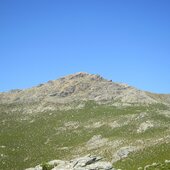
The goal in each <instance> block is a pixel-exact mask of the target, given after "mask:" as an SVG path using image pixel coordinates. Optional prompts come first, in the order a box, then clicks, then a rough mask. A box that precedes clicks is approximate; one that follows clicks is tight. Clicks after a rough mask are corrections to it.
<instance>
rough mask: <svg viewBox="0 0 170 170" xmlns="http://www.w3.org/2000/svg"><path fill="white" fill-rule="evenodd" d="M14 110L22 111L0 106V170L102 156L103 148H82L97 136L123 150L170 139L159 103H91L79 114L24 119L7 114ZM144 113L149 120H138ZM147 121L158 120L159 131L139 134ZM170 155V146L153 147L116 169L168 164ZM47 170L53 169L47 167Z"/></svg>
mask: <svg viewBox="0 0 170 170" xmlns="http://www.w3.org/2000/svg"><path fill="white" fill-rule="evenodd" d="M15 107H18V108H19V107H21V106H18V105H17V106H15V105H0V117H1V122H0V132H1V133H0V154H1V157H0V160H1V163H0V169H3V170H9V169H16V170H20V169H24V168H28V167H33V166H35V165H37V164H41V163H42V162H46V161H50V160H53V159H70V158H72V156H73V155H74V154H76V153H79V154H82V155H84V154H87V153H89V152H90V153H101V150H100V148H99V149H96V150H92V151H88V150H86V149H83V148H84V147H85V145H86V143H87V141H89V139H91V138H92V137H93V136H94V135H99V134H100V135H102V137H104V138H108V139H109V140H121V141H123V144H122V145H124V144H126V145H128V144H129V143H133V142H135V141H137V140H144V141H145V140H146V141H148V140H151V139H153V140H154V139H157V138H161V137H164V136H166V135H168V134H169V131H168V130H169V129H168V127H169V122H170V118H165V116H164V115H160V114H159V113H158V112H159V111H160V110H166V109H167V107H166V106H164V105H161V104H160V105H148V106H129V107H120V108H117V107H114V106H107V105H97V104H96V103H94V102H87V103H86V105H85V107H84V108H83V109H78V110H74V109H73V110H68V111H48V112H44V113H36V114H25V115H24V114H22V111H21V112H18V110H17V111H13V112H8V110H11V109H15ZM22 107H23V106H22ZM30 107H31V106H30ZM144 112H146V113H147V114H146V116H144V117H142V118H137V117H138V115H139V114H140V113H144ZM146 120H154V121H157V123H156V125H157V126H154V127H153V128H150V129H149V130H147V131H146V132H143V133H140V134H138V133H137V128H138V126H139V124H140V123H141V122H143V121H146ZM114 121H116V122H117V123H118V124H120V126H118V127H115V128H111V127H110V126H109V123H112V122H114ZM69 122H71V123H70V124H69ZM95 122H100V123H101V126H99V127H97V128H94V127H93V125H94V123H95ZM159 124H160V125H161V126H159ZM89 126H90V127H89ZM102 149H103V148H102ZM160 153H161V154H160ZM169 153H170V147H169V144H162V145H158V146H156V147H155V146H153V147H151V148H146V149H144V150H141V151H139V152H138V153H134V154H130V157H128V158H126V159H124V160H122V161H118V162H117V163H116V167H119V168H122V169H123V170H133V169H135V168H138V167H140V166H144V165H146V164H151V163H153V162H159V161H164V160H165V159H170V155H169ZM140 155H142V156H140ZM154 155H155V157H154ZM159 155H161V156H159ZM103 156H105V157H106V158H107V159H108V160H111V159H112V152H111V151H108V150H107V148H106V149H105V151H104V152H103ZM131 159H132V160H133V161H132V160H131ZM148 160H149V161H148ZM43 167H44V168H46V169H47V170H48V168H50V167H48V165H46V164H44V166H43ZM44 170H45V169H44Z"/></svg>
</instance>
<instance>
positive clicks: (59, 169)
mask: <svg viewBox="0 0 170 170" xmlns="http://www.w3.org/2000/svg"><path fill="white" fill-rule="evenodd" d="M101 159H102V157H100V156H93V155H90V154H89V155H86V156H84V157H79V158H75V159H72V160H70V161H63V160H53V161H50V162H48V163H47V165H51V166H53V167H54V168H52V170H116V169H114V168H113V167H112V164H111V163H110V162H107V161H102V160H101ZM26 170H42V167H41V166H40V165H38V166H36V167H35V168H28V169H26Z"/></svg>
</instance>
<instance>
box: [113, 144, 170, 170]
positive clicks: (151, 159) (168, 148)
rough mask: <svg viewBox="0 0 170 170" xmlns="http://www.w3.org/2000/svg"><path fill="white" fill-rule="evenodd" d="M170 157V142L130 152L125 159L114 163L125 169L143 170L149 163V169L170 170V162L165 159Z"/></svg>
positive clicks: (115, 165)
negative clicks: (139, 169)
mask: <svg viewBox="0 0 170 170" xmlns="http://www.w3.org/2000/svg"><path fill="white" fill-rule="evenodd" d="M168 159H170V144H166V143H164V144H158V145H155V146H154V147H153V146H152V147H149V148H146V149H143V150H141V151H138V152H136V153H132V154H129V156H128V157H127V158H125V159H122V160H120V161H118V162H116V163H115V164H114V167H116V168H120V169H123V170H130V169H131V170H137V169H138V168H139V167H141V170H143V169H144V167H146V166H147V165H148V168H147V170H169V169H170V162H165V160H168Z"/></svg>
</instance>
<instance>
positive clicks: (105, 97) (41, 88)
mask: <svg viewBox="0 0 170 170" xmlns="http://www.w3.org/2000/svg"><path fill="white" fill-rule="evenodd" d="M148 94H153V93H150V92H149V93H147V92H145V91H142V90H138V89H136V88H134V87H132V86H129V85H127V84H124V83H116V82H112V80H106V79H104V78H103V77H101V76H100V75H96V74H88V73H85V72H78V73H75V74H71V75H68V76H65V77H62V78H59V79H57V80H50V81H48V82H47V83H44V84H39V85H38V86H34V87H32V88H28V89H24V90H11V91H9V92H3V93H0V103H5V102H7V103H8V102H9V103H25V102H26V103H27V102H39V101H47V102H55V103H60V102H61V103H63V100H65V101H64V102H66V103H69V102H70V101H81V100H82V101H83V100H84V101H86V100H94V101H97V102H98V101H121V102H123V103H137V102H138V103H157V102H158V101H157V100H156V99H155V98H154V97H153V95H148Z"/></svg>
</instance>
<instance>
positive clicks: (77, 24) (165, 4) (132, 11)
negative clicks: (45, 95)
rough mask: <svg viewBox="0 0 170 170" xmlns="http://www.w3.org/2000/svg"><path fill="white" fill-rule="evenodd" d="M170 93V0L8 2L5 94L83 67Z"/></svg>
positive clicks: (0, 23) (2, 39) (1, 69)
mask: <svg viewBox="0 0 170 170" xmlns="http://www.w3.org/2000/svg"><path fill="white" fill-rule="evenodd" d="M80 71H83V72H88V73H95V74H96V73H97V74H100V75H102V76H104V77H105V78H108V79H112V80H113V81H116V82H125V83H128V84H130V85H132V86H135V87H137V88H139V89H142V90H148V91H152V92H157V93H170V0H0V91H1V92H2V91H7V90H10V89H15V88H27V87H32V86H34V85H37V84H39V83H43V82H46V81H48V80H51V79H57V78H59V77H61V76H64V75H67V74H71V73H75V72H80Z"/></svg>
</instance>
